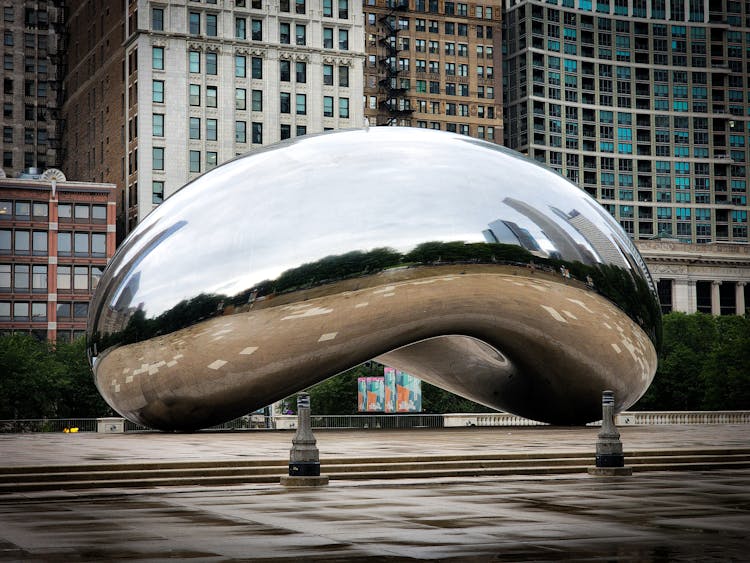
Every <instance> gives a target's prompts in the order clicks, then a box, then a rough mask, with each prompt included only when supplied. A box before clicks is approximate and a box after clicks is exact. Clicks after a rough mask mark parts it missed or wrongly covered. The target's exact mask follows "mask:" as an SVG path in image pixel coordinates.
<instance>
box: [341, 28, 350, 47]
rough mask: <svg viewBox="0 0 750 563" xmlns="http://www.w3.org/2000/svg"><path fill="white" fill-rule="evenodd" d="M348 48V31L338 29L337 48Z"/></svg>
mask: <svg viewBox="0 0 750 563" xmlns="http://www.w3.org/2000/svg"><path fill="white" fill-rule="evenodd" d="M348 49H349V31H348V30H346V29H339V50H340V51H347V50H348Z"/></svg>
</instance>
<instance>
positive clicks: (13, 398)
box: [0, 334, 110, 419]
mask: <svg viewBox="0 0 750 563" xmlns="http://www.w3.org/2000/svg"><path fill="white" fill-rule="evenodd" d="M0 373H2V377H0V419H19V418H58V417H96V416H101V415H104V414H107V413H109V412H110V410H109V407H108V406H107V405H106V403H105V402H104V400H103V399H102V398H101V397H100V396H99V393H98V391H97V390H96V387H95V385H94V381H93V378H92V375H91V369H90V368H89V364H88V360H87V358H86V348H85V341H84V340H83V339H82V338H81V339H79V340H77V341H75V342H73V343H70V344H68V343H59V344H57V346H56V347H55V348H53V347H52V346H50V345H49V344H48V343H46V342H39V341H38V340H36V339H35V338H33V337H31V336H29V335H26V334H12V335H9V336H0Z"/></svg>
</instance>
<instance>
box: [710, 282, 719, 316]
mask: <svg viewBox="0 0 750 563" xmlns="http://www.w3.org/2000/svg"><path fill="white" fill-rule="evenodd" d="M720 287H721V281H719V280H713V281H712V282H711V314H712V315H721V293H720Z"/></svg>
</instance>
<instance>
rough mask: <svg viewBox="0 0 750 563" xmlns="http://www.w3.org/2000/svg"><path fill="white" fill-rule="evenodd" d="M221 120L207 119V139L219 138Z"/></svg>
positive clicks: (214, 139)
mask: <svg viewBox="0 0 750 563" xmlns="http://www.w3.org/2000/svg"><path fill="white" fill-rule="evenodd" d="M218 129H219V122H218V120H216V119H210V118H209V119H206V140H207V141H216V140H217V138H218Z"/></svg>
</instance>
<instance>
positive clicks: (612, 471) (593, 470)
mask: <svg viewBox="0 0 750 563" xmlns="http://www.w3.org/2000/svg"><path fill="white" fill-rule="evenodd" d="M632 474H633V468H632V467H589V475H593V476H594V477H628V476H630V475H632Z"/></svg>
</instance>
